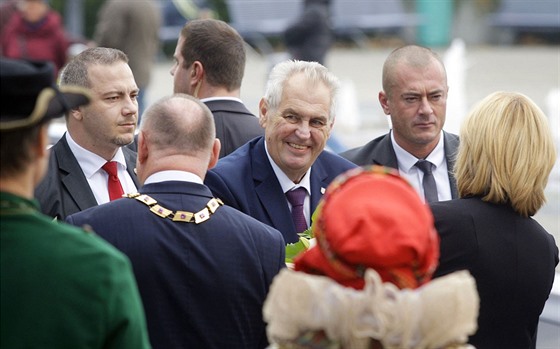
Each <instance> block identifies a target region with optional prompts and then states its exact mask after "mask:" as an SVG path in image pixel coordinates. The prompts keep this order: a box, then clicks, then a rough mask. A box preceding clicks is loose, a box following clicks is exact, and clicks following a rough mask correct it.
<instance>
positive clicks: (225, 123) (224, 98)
mask: <svg viewBox="0 0 560 349" xmlns="http://www.w3.org/2000/svg"><path fill="white" fill-rule="evenodd" d="M244 45H245V43H244V41H243V38H242V37H241V36H240V35H239V33H237V31H236V30H235V29H233V28H232V27H231V26H230V25H228V24H227V23H225V22H223V21H219V20H215V19H198V20H192V21H189V22H188V23H187V24H186V25H185V26H184V27H183V29H182V30H181V35H180V36H179V40H178V42H177V47H176V48H175V53H174V54H173V59H174V60H175V64H174V65H173V67H172V68H171V75H173V90H174V92H175V93H186V94H189V95H191V96H194V97H196V98H199V99H200V100H201V101H203V102H204V103H205V104H206V105H207V106H208V108H210V110H211V111H212V114H214V122H215V124H216V137H217V138H218V139H219V140H220V142H221V144H222V150H221V151H220V158H222V157H224V156H226V155H228V154H229V153H231V152H233V151H234V150H235V149H237V148H239V147H240V146H242V145H243V144H245V143H246V142H248V141H250V140H251V139H253V138H255V137H258V136H261V135H263V133H264V130H263V128H262V127H261V126H260V125H259V121H258V119H257V118H256V117H255V116H254V115H253V114H252V113H251V112H250V111H249V110H248V109H247V107H245V105H244V104H243V102H242V101H241V99H240V98H239V97H240V94H241V92H240V91H241V81H242V80H243V74H244V73H245V60H246V55H245V46H244Z"/></svg>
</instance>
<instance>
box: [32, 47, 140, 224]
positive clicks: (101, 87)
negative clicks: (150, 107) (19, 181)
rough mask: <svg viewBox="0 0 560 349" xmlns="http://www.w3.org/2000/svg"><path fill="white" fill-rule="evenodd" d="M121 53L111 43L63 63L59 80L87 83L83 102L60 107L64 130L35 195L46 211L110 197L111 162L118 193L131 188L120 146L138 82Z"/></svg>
mask: <svg viewBox="0 0 560 349" xmlns="http://www.w3.org/2000/svg"><path fill="white" fill-rule="evenodd" d="M127 62H128V58H127V56H126V55H125V54H124V53H123V52H122V51H120V50H116V49H112V48H104V47H97V48H90V49H87V50H85V51H84V52H82V53H80V54H79V55H77V56H76V57H75V58H74V59H73V60H72V61H70V62H69V63H68V64H67V65H66V67H65V68H64V69H63V71H62V73H61V77H60V81H61V82H60V84H61V85H62V86H64V85H76V86H81V87H85V88H88V89H90V91H91V92H92V101H91V103H90V104H89V105H87V106H81V107H78V108H74V109H72V110H70V111H69V112H67V113H66V126H67V128H68V132H66V133H65V134H64V135H63V136H62V138H61V139H60V140H59V141H58V142H57V143H56V144H55V145H54V146H53V147H52V151H51V155H50V159H49V168H48V172H47V175H46V177H45V179H44V180H43V181H42V182H41V183H40V184H39V186H38V187H37V189H36V191H35V196H36V198H37V199H38V200H39V203H40V205H41V210H42V212H43V213H45V214H46V215H48V216H51V217H56V218H58V219H64V218H65V217H66V216H68V215H70V214H72V213H75V212H79V211H81V210H84V209H86V208H89V207H92V206H96V205H98V204H102V203H105V202H108V201H110V200H111V196H110V194H109V191H108V180H109V174H108V172H106V171H105V170H104V169H103V166H104V165H105V164H106V163H108V162H113V164H114V163H115V162H116V169H117V176H118V178H119V181H120V185H121V189H122V192H123V193H130V192H134V191H136V188H137V186H138V181H137V179H136V175H135V174H134V172H133V171H134V165H135V162H136V153H135V152H133V151H132V150H130V149H128V148H126V147H124V146H125V145H127V144H129V143H131V142H132V141H133V139H134V131H135V130H136V121H137V119H138V102H137V101H136V97H137V96H138V86H136V82H135V80H134V76H133V75H132V70H131V69H130V67H129V66H128V63H127Z"/></svg>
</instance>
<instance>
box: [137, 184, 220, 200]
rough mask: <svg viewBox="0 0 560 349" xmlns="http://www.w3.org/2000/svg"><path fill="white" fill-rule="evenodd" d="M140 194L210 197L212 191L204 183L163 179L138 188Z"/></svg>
mask: <svg viewBox="0 0 560 349" xmlns="http://www.w3.org/2000/svg"><path fill="white" fill-rule="evenodd" d="M138 192H139V193H141V194H188V195H196V196H203V197H208V198H212V197H214V196H213V195H212V192H211V191H210V189H209V188H208V187H207V186H206V185H204V184H198V183H193V182H185V181H165V182H156V183H150V184H146V185H143V186H142V187H140V188H139V189H138Z"/></svg>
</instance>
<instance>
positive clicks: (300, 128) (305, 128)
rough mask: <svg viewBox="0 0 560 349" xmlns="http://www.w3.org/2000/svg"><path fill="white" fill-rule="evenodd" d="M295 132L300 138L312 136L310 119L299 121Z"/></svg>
mask: <svg viewBox="0 0 560 349" xmlns="http://www.w3.org/2000/svg"><path fill="white" fill-rule="evenodd" d="M295 133H296V136H298V137H299V138H303V139H306V138H309V137H311V129H310V127H309V121H305V120H302V121H301V122H300V123H298V125H297V128H296V132H295Z"/></svg>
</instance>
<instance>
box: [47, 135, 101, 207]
mask: <svg viewBox="0 0 560 349" xmlns="http://www.w3.org/2000/svg"><path fill="white" fill-rule="evenodd" d="M53 156H55V157H56V162H57V163H58V168H59V169H60V171H61V174H60V181H61V185H63V186H64V187H66V191H67V192H68V195H69V196H70V197H72V200H74V202H75V203H76V205H77V206H78V207H79V208H80V210H85V209H86V208H89V207H92V206H97V200H95V197H94V196H93V192H92V191H91V189H90V187H89V184H88V181H87V179H86V177H85V176H84V173H83V172H82V168H81V167H80V164H78V160H76V158H75V157H74V154H73V153H72V151H71V150H70V147H69V146H68V143H67V142H66V137H64V136H63V137H62V138H61V139H60V140H59V141H58V142H57V143H56V144H55V145H54V146H53Z"/></svg>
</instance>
